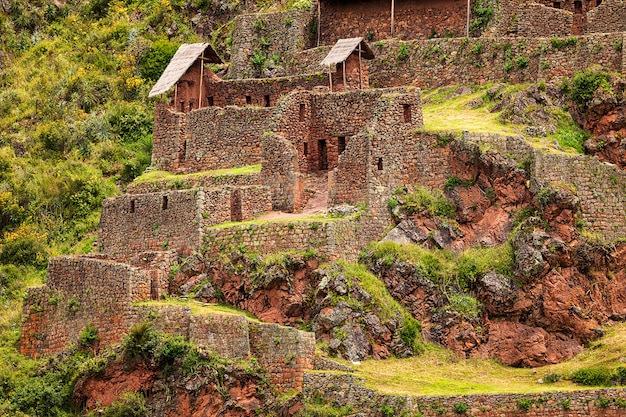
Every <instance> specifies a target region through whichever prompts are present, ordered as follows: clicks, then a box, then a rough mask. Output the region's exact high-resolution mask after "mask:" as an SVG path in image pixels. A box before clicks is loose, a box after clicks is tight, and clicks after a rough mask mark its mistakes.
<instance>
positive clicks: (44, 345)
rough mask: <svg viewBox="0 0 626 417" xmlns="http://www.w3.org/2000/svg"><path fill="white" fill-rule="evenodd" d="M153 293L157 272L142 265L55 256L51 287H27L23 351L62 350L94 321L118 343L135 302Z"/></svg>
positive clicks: (103, 336) (104, 337) (104, 340)
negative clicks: (130, 307)
mask: <svg viewBox="0 0 626 417" xmlns="http://www.w3.org/2000/svg"><path fill="white" fill-rule="evenodd" d="M152 295H153V292H152V282H151V276H150V274H149V273H148V272H146V271H142V270H141V269H139V268H136V267H131V266H130V265H127V264H121V263H117V262H113V261H109V260H105V259H98V258H94V257H78V256H64V257H57V258H53V259H51V260H50V262H49V265H48V279H47V283H46V286H45V287H31V288H28V290H27V296H26V299H25V300H24V305H23V309H22V317H23V318H24V321H23V322H22V337H21V339H20V350H21V352H22V354H25V355H28V356H31V357H39V356H42V355H49V354H53V353H59V352H61V351H62V350H63V349H64V348H66V347H67V345H68V344H70V343H77V342H78V340H79V335H80V333H81V332H82V331H83V330H84V329H85V328H86V327H87V326H88V325H90V324H91V325H93V326H94V327H95V328H96V329H98V335H99V337H100V343H101V344H103V345H108V344H111V343H115V342H117V341H119V340H120V339H121V335H122V334H123V333H124V332H125V331H126V330H127V328H128V325H127V322H126V313H127V311H128V308H129V305H130V304H131V303H132V302H135V301H143V300H149V299H150V298H151V297H152Z"/></svg>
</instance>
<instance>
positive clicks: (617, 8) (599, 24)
mask: <svg viewBox="0 0 626 417" xmlns="http://www.w3.org/2000/svg"><path fill="white" fill-rule="evenodd" d="M596 32H599V33H608V32H626V2H624V0H604V1H603V2H602V4H600V5H599V6H598V7H596V8H595V9H593V10H590V11H589V13H587V33H596Z"/></svg>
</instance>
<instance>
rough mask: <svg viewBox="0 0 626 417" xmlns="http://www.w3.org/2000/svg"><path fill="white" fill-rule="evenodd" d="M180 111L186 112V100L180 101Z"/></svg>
mask: <svg viewBox="0 0 626 417" xmlns="http://www.w3.org/2000/svg"><path fill="white" fill-rule="evenodd" d="M180 111H182V112H184V111H185V100H181V101H180Z"/></svg>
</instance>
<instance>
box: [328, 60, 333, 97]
mask: <svg viewBox="0 0 626 417" xmlns="http://www.w3.org/2000/svg"><path fill="white" fill-rule="evenodd" d="M328 81H329V82H330V92H331V93H332V92H333V73H332V72H330V65H329V66H328Z"/></svg>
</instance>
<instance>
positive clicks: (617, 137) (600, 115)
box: [570, 78, 626, 169]
mask: <svg viewBox="0 0 626 417" xmlns="http://www.w3.org/2000/svg"><path fill="white" fill-rule="evenodd" d="M570 111H571V113H572V115H573V116H574V118H575V120H576V121H577V122H578V123H580V124H581V125H582V126H583V127H584V128H585V130H587V131H589V132H590V133H591V135H592V137H591V138H590V139H589V140H587V141H586V142H585V150H586V151H587V152H588V153H590V154H592V155H595V156H597V157H598V158H600V160H601V161H605V162H609V163H612V164H615V165H617V166H618V167H619V168H620V169H626V80H624V79H622V78H612V79H611V89H610V91H606V90H604V89H601V88H600V89H598V90H597V91H596V92H595V94H594V96H593V98H592V99H591V100H590V101H589V103H588V104H587V106H585V107H584V108H577V107H573V108H572V110H570Z"/></svg>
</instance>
